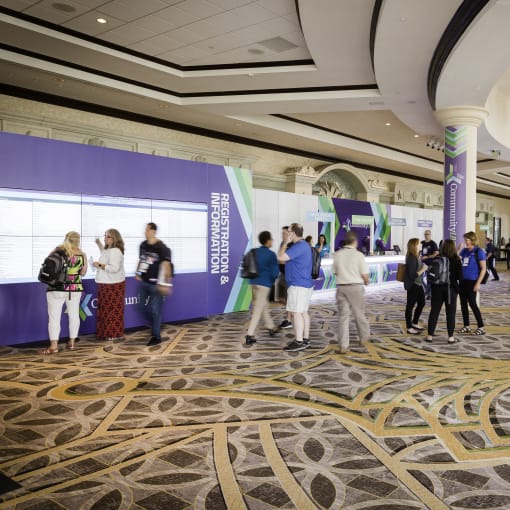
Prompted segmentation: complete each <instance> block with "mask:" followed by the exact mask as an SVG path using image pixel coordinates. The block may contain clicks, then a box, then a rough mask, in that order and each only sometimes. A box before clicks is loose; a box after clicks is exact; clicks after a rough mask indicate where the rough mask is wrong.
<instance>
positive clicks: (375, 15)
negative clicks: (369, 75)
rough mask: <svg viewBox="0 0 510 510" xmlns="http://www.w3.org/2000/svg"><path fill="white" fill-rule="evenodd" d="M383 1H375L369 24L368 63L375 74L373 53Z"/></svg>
mask: <svg viewBox="0 0 510 510" xmlns="http://www.w3.org/2000/svg"><path fill="white" fill-rule="evenodd" d="M382 4H383V0H375V3H374V9H373V10H372V21H371V22H370V61H371V62H372V70H373V71H374V74H375V63H374V52H375V36H376V34H377V24H378V23H379V14H380V13H381V7H382Z"/></svg>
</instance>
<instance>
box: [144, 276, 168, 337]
mask: <svg viewBox="0 0 510 510" xmlns="http://www.w3.org/2000/svg"><path fill="white" fill-rule="evenodd" d="M147 300H149V302H148V303H147ZM164 301H165V297H164V296H162V295H161V294H160V293H159V289H158V286H157V285H155V284H153V283H147V282H144V281H143V280H142V281H141V282H140V302H139V303H138V306H139V309H140V312H141V313H142V315H144V316H145V317H146V318H147V321H148V322H149V324H150V325H151V327H152V336H155V337H156V338H161V309H162V308H163V302H164Z"/></svg>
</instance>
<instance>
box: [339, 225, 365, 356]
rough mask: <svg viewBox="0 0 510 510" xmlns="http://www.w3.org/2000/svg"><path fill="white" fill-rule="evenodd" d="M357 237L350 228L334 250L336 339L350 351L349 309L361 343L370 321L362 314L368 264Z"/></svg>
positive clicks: (363, 340)
mask: <svg viewBox="0 0 510 510" xmlns="http://www.w3.org/2000/svg"><path fill="white" fill-rule="evenodd" d="M357 248H358V237H357V236H356V234H355V233H354V232H353V231H352V230H351V231H349V232H347V233H346V235H345V245H344V248H343V249H341V250H338V251H337V252H335V261H334V266H333V267H334V269H333V271H334V273H335V274H336V285H337V287H336V302H337V306H338V343H339V344H340V353H341V354H345V353H346V352H349V316H350V312H351V311H352V315H353V318H354V322H355V323H356V328H357V330H358V335H359V339H360V343H361V345H366V344H367V343H368V341H369V337H370V325H369V323H368V319H367V317H366V315H365V299H364V294H365V289H364V287H363V286H364V285H368V283H369V272H368V265H367V262H366V260H365V257H364V256H363V254H362V253H361V252H360V251H358V250H357Z"/></svg>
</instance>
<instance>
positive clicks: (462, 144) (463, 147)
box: [444, 127, 467, 158]
mask: <svg viewBox="0 0 510 510" xmlns="http://www.w3.org/2000/svg"><path fill="white" fill-rule="evenodd" d="M466 138H467V129H466V128H465V127H464V128H460V129H458V130H456V131H452V130H451V129H450V128H448V127H447V128H446V130H445V149H444V152H445V154H446V155H447V156H448V157H450V158H456V157H457V156H459V155H460V154H463V153H464V152H466V151H467V141H466ZM448 146H450V147H455V149H454V150H451V149H449V148H448Z"/></svg>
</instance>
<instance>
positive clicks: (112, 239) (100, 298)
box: [94, 228, 126, 340]
mask: <svg viewBox="0 0 510 510" xmlns="http://www.w3.org/2000/svg"><path fill="white" fill-rule="evenodd" d="M96 244H97V246H98V247H99V250H100V251H101V256H100V257H99V260H98V261H96V262H94V267H95V268H97V272H96V283H97V287H98V289H97V326H96V337H97V338H98V339H99V340H108V339H117V338H122V337H123V336H124V296H125V294H126V274H125V271H124V241H123V239H122V236H121V235H120V233H119V231H118V230H115V229H114V228H111V229H109V230H107V231H106V232H105V234H104V245H103V243H101V241H100V240H99V239H96Z"/></svg>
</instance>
